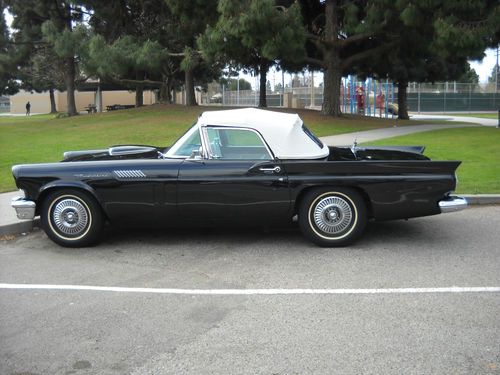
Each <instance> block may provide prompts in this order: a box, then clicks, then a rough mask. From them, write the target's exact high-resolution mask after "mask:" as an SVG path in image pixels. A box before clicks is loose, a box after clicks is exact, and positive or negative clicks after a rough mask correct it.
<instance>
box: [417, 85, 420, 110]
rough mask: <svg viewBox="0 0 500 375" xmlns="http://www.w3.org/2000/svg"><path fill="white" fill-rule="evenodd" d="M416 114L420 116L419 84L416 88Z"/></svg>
mask: <svg viewBox="0 0 500 375" xmlns="http://www.w3.org/2000/svg"><path fill="white" fill-rule="evenodd" d="M417 90H418V91H417V113H418V114H420V82H419V83H418V86H417Z"/></svg>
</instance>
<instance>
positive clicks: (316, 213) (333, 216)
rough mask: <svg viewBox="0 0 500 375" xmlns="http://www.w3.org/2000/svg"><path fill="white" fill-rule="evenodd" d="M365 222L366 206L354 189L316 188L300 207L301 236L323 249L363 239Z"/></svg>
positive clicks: (307, 195) (307, 194)
mask: <svg viewBox="0 0 500 375" xmlns="http://www.w3.org/2000/svg"><path fill="white" fill-rule="evenodd" d="M366 222H367V212H366V205H365V203H364V201H363V198H362V197H361V195H360V194H359V193H358V192H356V191H355V190H353V189H348V188H322V189H314V190H311V191H310V192H308V193H306V196H305V197H304V199H303V200H302V203H301V205H300V207H299V225H300V229H301V230H302V233H303V234H304V236H305V237H307V238H308V239H310V240H311V241H312V242H314V243H315V244H317V245H319V246H323V247H339V246H346V245H349V244H351V243H352V242H354V241H355V240H357V239H358V238H359V237H360V236H361V234H362V233H363V231H364V229H365V226H366Z"/></svg>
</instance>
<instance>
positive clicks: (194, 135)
mask: <svg viewBox="0 0 500 375" xmlns="http://www.w3.org/2000/svg"><path fill="white" fill-rule="evenodd" d="M200 147H201V138H200V132H199V129H198V126H197V125H196V124H195V125H193V127H192V128H191V129H189V130H188V131H187V132H186V133H184V135H183V136H182V137H180V138H179V140H178V141H177V142H175V143H174V145H173V146H172V147H170V149H169V150H168V151H167V152H166V153H165V157H167V158H187V157H189V156H191V154H192V153H193V151H197V150H199V149H200Z"/></svg>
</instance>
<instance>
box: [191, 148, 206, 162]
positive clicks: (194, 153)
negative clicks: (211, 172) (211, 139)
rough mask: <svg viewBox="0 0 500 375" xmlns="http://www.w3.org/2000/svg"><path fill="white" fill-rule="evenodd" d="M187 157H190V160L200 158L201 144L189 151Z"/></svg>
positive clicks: (201, 154)
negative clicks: (189, 153)
mask: <svg viewBox="0 0 500 375" xmlns="http://www.w3.org/2000/svg"><path fill="white" fill-rule="evenodd" d="M189 159H191V160H202V159H203V149H202V148H201V146H200V147H199V148H198V149H197V150H196V149H195V150H193V151H192V152H191V155H190V156H189Z"/></svg>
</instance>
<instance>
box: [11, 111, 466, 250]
mask: <svg viewBox="0 0 500 375" xmlns="http://www.w3.org/2000/svg"><path fill="white" fill-rule="evenodd" d="M422 152H423V148H422V147H393V148H372V147H357V146H356V145H354V146H352V147H350V148H349V147H328V146H326V145H324V144H323V143H322V142H321V140H319V139H318V138H317V137H316V136H315V135H314V134H312V133H311V131H309V129H308V128H306V127H305V126H304V124H303V122H302V120H301V119H300V118H299V116H298V115H294V114H284V113H278V112H271V111H263V110H258V109H250V108H249V109H235V110H226V111H211V112H205V113H203V114H202V115H201V116H200V117H199V118H198V121H197V123H196V124H195V125H194V126H193V127H192V128H191V129H189V130H188V131H187V132H186V133H185V134H184V135H183V136H182V137H181V138H180V139H179V140H178V141H177V142H176V143H175V144H174V145H173V146H172V147H168V148H162V147H151V146H115V147H111V148H109V149H105V150H87V151H72V152H66V153H65V154H64V160H62V161H61V162H59V163H48V164H30V165H17V166H14V167H13V168H12V173H13V175H14V178H15V180H16V184H17V186H18V187H19V189H22V190H23V191H24V194H25V197H20V198H17V199H15V200H13V202H12V206H13V207H14V208H15V209H16V211H17V215H18V217H19V218H20V219H32V218H33V217H34V216H36V215H40V216H41V224H42V227H43V229H44V230H45V232H46V233H47V235H48V236H49V237H50V238H51V239H52V240H53V241H55V242H56V243H58V244H60V245H62V246H71V247H77V246H88V245H91V244H94V243H95V242H96V241H97V240H98V238H99V236H100V234H101V231H102V228H103V226H104V224H105V223H106V222H109V223H111V224H113V225H129V226H130V225H132V226H138V225H141V226H186V225H187V226H193V227H195V226H197V227H200V226H212V225H233V224H237V225H253V226H255V225H270V224H278V223H288V222H290V223H291V222H292V221H293V220H294V219H295V220H298V223H299V226H300V228H301V230H302V232H303V233H304V235H305V236H306V237H307V238H309V239H310V240H312V241H313V242H314V243H316V244H318V245H320V246H344V245H347V244H350V243H352V242H353V241H354V240H355V239H357V238H358V237H359V236H360V235H361V234H362V232H363V230H364V228H365V225H366V223H367V220H368V219H375V220H391V219H406V218H411V217H417V216H426V215H434V214H439V213H442V212H450V211H457V210H460V209H463V208H465V207H466V206H467V202H466V201H465V200H464V199H463V198H459V197H453V196H451V195H450V194H451V193H452V192H453V190H454V189H455V185H456V176H455V170H456V169H457V167H458V166H459V164H460V162H459V161H431V160H429V158H427V157H426V156H424V155H423V154H422Z"/></svg>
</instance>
